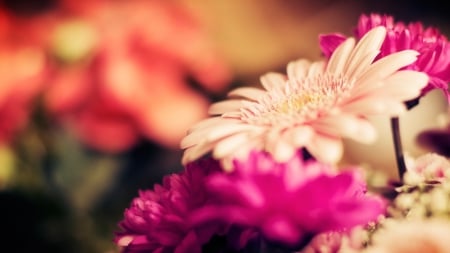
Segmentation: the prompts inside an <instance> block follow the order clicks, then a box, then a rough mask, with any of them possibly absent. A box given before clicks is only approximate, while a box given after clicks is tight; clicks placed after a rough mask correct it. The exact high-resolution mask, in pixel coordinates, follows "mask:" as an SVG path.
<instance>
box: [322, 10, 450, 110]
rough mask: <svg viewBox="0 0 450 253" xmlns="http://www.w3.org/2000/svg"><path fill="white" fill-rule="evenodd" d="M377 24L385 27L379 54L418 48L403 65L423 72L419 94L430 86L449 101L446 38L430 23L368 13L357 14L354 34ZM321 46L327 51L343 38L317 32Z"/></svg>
mask: <svg viewBox="0 0 450 253" xmlns="http://www.w3.org/2000/svg"><path fill="white" fill-rule="evenodd" d="M377 26H383V27H385V28H386V29H387V36H386V39H385V41H384V43H383V45H382V46H381V53H380V55H379V57H384V56H387V55H390V54H392V53H395V52H398V51H401V50H405V49H413V50H416V51H418V52H419V56H418V59H417V61H416V62H414V63H413V64H411V65H409V66H408V67H407V69H412V70H416V71H422V72H425V73H426V74H427V75H428V76H429V78H430V80H429V84H428V85H427V86H425V87H424V88H423V90H422V95H424V94H426V93H427V92H428V91H430V90H433V89H441V90H442V91H443V92H444V94H445V95H446V96H447V100H448V101H449V102H450V92H449V87H448V83H449V82H450V46H449V43H448V40H447V38H446V37H445V36H444V35H442V34H441V33H440V32H439V30H438V29H436V28H434V27H424V26H423V24H422V23H420V22H411V23H408V24H405V23H403V22H395V21H394V18H393V17H392V16H388V15H379V14H370V15H364V14H363V15H361V17H360V18H359V21H358V25H357V27H356V29H355V35H356V37H357V38H361V37H363V36H364V35H365V34H366V33H367V32H368V31H370V30H371V29H372V28H374V27H377ZM320 39H321V46H322V50H323V52H324V54H325V55H329V54H330V53H331V52H333V50H334V49H335V48H336V47H337V45H339V43H340V42H342V41H343V40H344V37H343V36H342V35H339V34H332V35H324V36H321V38H320Z"/></svg>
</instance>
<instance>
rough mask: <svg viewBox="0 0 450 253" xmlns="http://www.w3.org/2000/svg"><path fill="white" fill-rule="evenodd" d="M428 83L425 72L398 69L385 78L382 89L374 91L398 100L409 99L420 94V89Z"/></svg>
mask: <svg viewBox="0 0 450 253" xmlns="http://www.w3.org/2000/svg"><path fill="white" fill-rule="evenodd" d="M427 83H428V76H427V75H426V74H425V73H422V72H417V71H411V70H403V71H398V72H396V73H394V74H393V75H391V76H390V77H388V78H387V79H386V80H385V85H384V86H383V88H382V89H379V90H378V91H374V93H377V92H378V93H380V95H382V94H381V93H384V95H388V96H391V97H394V98H397V99H399V100H403V101H406V100H410V99H414V98H417V97H418V96H419V95H420V90H421V89H422V88H424V87H425V86H426V85H427Z"/></svg>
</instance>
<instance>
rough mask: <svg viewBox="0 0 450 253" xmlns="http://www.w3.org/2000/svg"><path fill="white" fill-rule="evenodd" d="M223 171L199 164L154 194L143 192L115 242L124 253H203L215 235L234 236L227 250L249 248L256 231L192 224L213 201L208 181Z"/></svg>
mask: <svg viewBox="0 0 450 253" xmlns="http://www.w3.org/2000/svg"><path fill="white" fill-rule="evenodd" d="M220 170H221V169H220V168H219V165H218V163H217V162H216V161H213V160H204V161H198V162H196V163H191V164H190V165H189V166H187V167H186V171H184V172H183V173H180V174H172V175H169V176H166V177H165V178H164V181H163V184H162V185H155V187H154V189H153V190H144V191H140V192H139V196H138V197H136V198H135V199H134V200H133V201H132V203H131V206H130V207H129V208H128V209H127V210H126V211H125V213H124V219H123V220H122V221H121V222H120V223H119V226H120V228H121V231H120V232H118V233H117V235H116V238H115V240H114V241H115V243H116V244H117V245H118V246H120V247H121V251H122V252H155V253H161V252H179V253H183V252H184V253H196V252H197V253H200V252H202V251H201V249H202V247H203V246H204V245H206V244H207V243H208V242H209V240H210V239H211V238H212V237H213V236H214V235H218V236H225V237H226V236H228V235H229V236H230V237H229V238H228V239H229V240H228V242H227V243H228V244H229V245H224V247H226V246H228V247H236V248H237V249H240V247H243V246H245V244H246V242H247V239H249V238H250V237H251V236H253V234H252V233H251V232H252V231H249V230H242V229H233V230H231V228H232V227H230V226H228V225H227V224H225V223H214V224H208V225H206V226H197V227H192V226H190V225H189V224H188V218H189V216H190V214H191V213H192V212H193V211H195V210H196V209H198V208H200V207H202V206H203V205H204V204H205V203H207V202H208V201H209V198H210V197H209V195H208V192H207V191H206V190H205V184H204V182H205V178H206V177H207V176H208V175H210V174H212V173H213V172H214V171H220ZM233 239H234V241H233Z"/></svg>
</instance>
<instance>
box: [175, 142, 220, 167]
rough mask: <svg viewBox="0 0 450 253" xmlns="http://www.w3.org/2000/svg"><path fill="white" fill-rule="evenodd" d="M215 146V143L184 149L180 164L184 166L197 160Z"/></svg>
mask: <svg viewBox="0 0 450 253" xmlns="http://www.w3.org/2000/svg"><path fill="white" fill-rule="evenodd" d="M215 144H216V143H215V142H208V143H202V144H197V145H195V146H192V147H190V148H189V149H186V150H185V151H184V153H183V157H182V158H181V163H182V164H184V165H186V164H188V163H189V162H191V161H195V160H197V159H199V158H200V157H202V156H204V155H206V154H207V153H208V152H210V151H211V150H212V149H213V147H214V146H215Z"/></svg>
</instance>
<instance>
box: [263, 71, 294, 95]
mask: <svg viewBox="0 0 450 253" xmlns="http://www.w3.org/2000/svg"><path fill="white" fill-rule="evenodd" d="M286 80H287V79H286V76H285V75H282V74H279V73H273V72H270V73H267V74H265V75H263V76H261V78H260V82H261V85H262V86H263V87H264V88H265V89H266V90H268V91H270V90H273V89H275V88H279V87H283V86H284V85H285V84H286Z"/></svg>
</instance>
